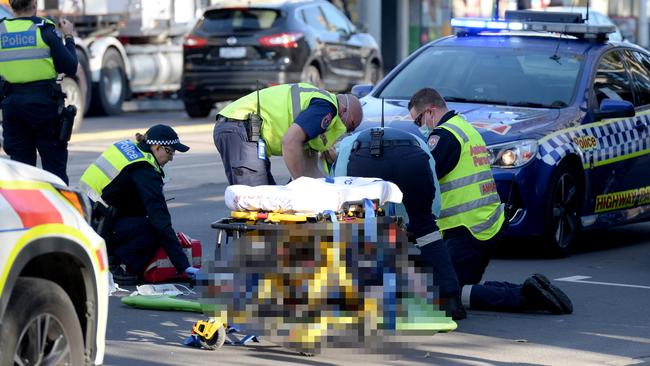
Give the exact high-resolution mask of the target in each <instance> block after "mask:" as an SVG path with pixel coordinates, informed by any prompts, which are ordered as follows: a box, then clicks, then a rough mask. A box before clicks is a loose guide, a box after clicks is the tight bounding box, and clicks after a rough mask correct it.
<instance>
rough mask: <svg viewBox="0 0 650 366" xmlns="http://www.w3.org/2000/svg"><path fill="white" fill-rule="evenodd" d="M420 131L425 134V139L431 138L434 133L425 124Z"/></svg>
mask: <svg viewBox="0 0 650 366" xmlns="http://www.w3.org/2000/svg"><path fill="white" fill-rule="evenodd" d="M418 130H420V133H421V134H423V135H424V137H425V138H427V137H429V135H430V134H431V131H432V130H431V128H430V127H429V125H427V124H426V123H423V124H422V126H420V127H418Z"/></svg>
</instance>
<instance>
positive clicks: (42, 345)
mask: <svg viewBox="0 0 650 366" xmlns="http://www.w3.org/2000/svg"><path fill="white" fill-rule="evenodd" d="M89 219H90V207H89V206H88V200H87V198H86V197H85V195H83V194H82V193H80V192H79V191H76V190H72V189H70V188H68V187H66V185H65V183H63V181H62V180H61V179H60V178H59V177H57V176H55V175H53V174H51V173H48V172H46V171H44V170H41V169H38V168H35V167H32V166H28V165H25V164H22V163H18V162H15V161H10V160H7V159H4V158H0V365H14V364H15V365H40V364H53V365H100V364H102V363H103V360H104V343H105V334H106V320H107V315H108V291H109V289H108V263H107V256H106V246H105V244H104V240H103V239H102V238H101V237H100V236H99V235H97V234H96V233H95V232H94V231H93V229H92V228H91V226H90V225H89V224H88V222H87V221H88V220H89Z"/></svg>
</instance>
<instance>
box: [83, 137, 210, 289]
mask: <svg viewBox="0 0 650 366" xmlns="http://www.w3.org/2000/svg"><path fill="white" fill-rule="evenodd" d="M136 140H137V141H131V140H124V141H119V142H116V143H115V144H113V145H111V146H110V147H109V148H108V149H106V151H104V153H102V155H101V156H100V157H99V158H98V159H97V160H96V161H95V162H94V163H93V164H91V165H90V166H89V167H88V168H87V169H86V171H85V172H84V174H83V175H82V177H81V186H82V189H84V190H85V191H86V193H87V194H88V196H89V197H90V198H91V199H92V200H93V201H95V202H103V203H106V205H107V206H110V207H112V208H114V211H115V214H114V215H113V216H114V219H113V220H112V224H111V225H110V229H109V237H108V238H105V239H106V242H107V249H108V253H109V256H112V258H113V260H114V261H115V262H114V263H112V266H111V267H112V268H111V272H113V277H114V279H115V280H116V282H118V283H121V284H132V283H130V282H135V281H137V277H138V276H140V275H142V274H143V272H144V270H145V266H146V265H147V263H148V262H149V261H150V260H151V259H152V258H153V256H154V255H155V253H156V251H158V249H159V248H160V247H162V248H163V249H164V251H165V253H166V254H167V255H168V256H169V259H170V260H171V262H172V264H173V265H174V267H176V270H177V272H178V273H183V272H186V273H187V274H188V275H190V277H193V276H194V275H195V274H196V272H197V271H198V268H194V267H191V266H190V263H189V260H188V258H187V257H186V256H185V254H184V252H183V250H182V248H181V244H180V242H179V241H178V238H177V236H176V234H175V232H174V229H173V228H172V222H171V216H170V215H169V210H168V208H167V202H166V201H165V196H164V193H163V178H164V176H165V173H164V171H163V167H164V166H165V164H167V163H168V162H169V161H172V160H173V159H174V154H175V153H176V151H180V152H186V151H187V150H189V147H188V146H186V145H184V144H182V143H181V142H180V140H179V138H178V135H177V134H176V132H175V131H174V130H173V129H172V128H171V127H169V126H166V125H155V126H153V127H151V128H150V129H149V130H148V131H147V132H146V133H145V134H144V135H140V134H137V135H136ZM120 264H124V265H125V266H120ZM125 267H126V268H125ZM120 281H121V282H120Z"/></svg>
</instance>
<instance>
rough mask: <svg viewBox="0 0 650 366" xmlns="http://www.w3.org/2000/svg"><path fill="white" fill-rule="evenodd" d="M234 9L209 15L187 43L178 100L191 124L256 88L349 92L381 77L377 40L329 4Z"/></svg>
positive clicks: (275, 4)
mask: <svg viewBox="0 0 650 366" xmlns="http://www.w3.org/2000/svg"><path fill="white" fill-rule="evenodd" d="M234 4H235V3H233V5H229V4H228V2H223V3H221V4H220V5H218V6H216V7H211V8H209V9H207V10H206V11H205V12H204V14H203V17H202V18H201V19H199V21H198V22H197V24H196V25H195V26H194V29H193V30H192V31H191V32H190V33H189V34H188V35H187V36H186V38H185V42H184V45H183V60H184V65H183V78H182V82H181V94H182V96H183V101H184V102H185V109H186V111H187V113H188V114H189V115H190V117H205V116H207V115H208V114H209V113H210V110H211V109H212V106H213V105H214V103H215V102H218V101H223V100H231V99H236V98H239V97H241V96H242V95H245V94H247V93H249V92H251V91H254V90H255V88H256V82H257V81H259V85H260V87H266V86H271V85H277V84H284V83H292V82H298V81H305V82H309V83H311V84H313V85H317V86H319V87H322V88H325V89H327V90H330V91H344V90H347V89H349V88H350V87H351V86H352V85H354V84H356V83H371V84H374V83H375V82H377V80H378V79H380V78H381V75H382V72H381V69H382V68H381V57H380V54H379V48H378V46H377V43H376V42H375V40H374V39H373V38H372V36H371V35H369V34H367V33H360V32H359V31H357V29H356V28H355V26H354V25H352V23H351V22H350V21H349V20H348V18H346V17H345V15H343V13H341V12H340V11H339V10H338V9H337V8H336V7H335V6H334V5H332V4H330V3H329V2H327V1H320V0H317V1H308V0H304V1H278V2H264V3H262V4H258V5H254V6H245V7H242V6H241V2H239V3H237V4H239V6H237V5H234Z"/></svg>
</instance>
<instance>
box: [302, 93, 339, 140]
mask: <svg viewBox="0 0 650 366" xmlns="http://www.w3.org/2000/svg"><path fill="white" fill-rule="evenodd" d="M334 117H336V107H334V105H333V104H332V103H330V102H328V101H326V100H324V99H320V98H314V99H312V100H311V101H310V102H309V106H308V107H307V109H305V110H304V111H303V112H302V113H300V115H299V116H298V118H296V119H295V120H294V121H293V123H295V124H297V125H298V126H300V127H301V128H302V130H303V131H305V134H306V135H307V141H309V140H311V139H313V138H314V137H316V136H318V135H320V134H322V133H324V132H325V130H327V127H329V125H330V123H331V122H332V120H333V119H334Z"/></svg>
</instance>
